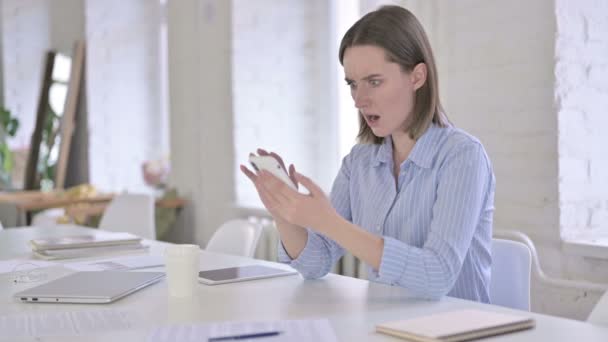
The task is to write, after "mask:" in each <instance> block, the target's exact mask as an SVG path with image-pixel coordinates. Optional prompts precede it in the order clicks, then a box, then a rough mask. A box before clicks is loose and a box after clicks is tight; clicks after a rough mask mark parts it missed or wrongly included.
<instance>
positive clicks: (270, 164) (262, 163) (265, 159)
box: [249, 154, 298, 191]
mask: <svg viewBox="0 0 608 342" xmlns="http://www.w3.org/2000/svg"><path fill="white" fill-rule="evenodd" d="M249 163H250V164H251V166H252V167H253V168H254V169H255V170H256V171H257V172H259V171H261V170H266V171H268V172H270V173H272V174H273V175H275V176H276V177H277V178H279V179H280V180H282V181H283V182H284V183H285V184H287V185H288V186H289V187H290V188H292V189H294V190H296V191H297V190H298V188H297V187H296V185H295V184H294V183H293V181H292V180H291V178H289V175H288V174H287V171H286V170H285V169H284V168H283V167H282V166H281V164H280V163H279V161H278V160H276V159H275V158H274V157H272V156H256V155H253V154H252V155H250V156H249Z"/></svg>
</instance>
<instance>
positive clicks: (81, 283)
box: [13, 271, 165, 303]
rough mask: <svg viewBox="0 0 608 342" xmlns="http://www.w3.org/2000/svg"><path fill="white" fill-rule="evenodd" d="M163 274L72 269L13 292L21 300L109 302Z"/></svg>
mask: <svg viewBox="0 0 608 342" xmlns="http://www.w3.org/2000/svg"><path fill="white" fill-rule="evenodd" d="M164 275H165V273H163V272H124V271H101V272H76V273H72V274H70V275H67V276H65V277H63V278H59V279H55V280H52V281H50V282H48V283H45V284H42V285H39V286H36V287H33V288H30V289H27V290H25V291H21V292H18V293H15V294H14V295H13V298H15V300H17V301H20V302H24V303H40V302H42V303H111V302H113V301H115V300H117V299H119V298H122V297H124V296H126V295H128V294H131V293H133V292H135V291H137V290H139V289H142V288H144V287H146V286H148V285H150V284H153V283H155V282H157V281H159V280H160V279H162V277H163V276H164Z"/></svg>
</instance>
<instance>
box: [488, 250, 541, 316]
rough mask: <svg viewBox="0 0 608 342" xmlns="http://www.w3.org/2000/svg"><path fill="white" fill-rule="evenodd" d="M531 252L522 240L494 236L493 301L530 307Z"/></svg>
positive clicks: (506, 304)
mask: <svg viewBox="0 0 608 342" xmlns="http://www.w3.org/2000/svg"><path fill="white" fill-rule="evenodd" d="M531 264H532V255H531V253H530V249H529V248H528V246H526V245H525V244H523V243H521V242H517V241H511V240H503V239H492V278H491V280H490V302H491V303H492V304H495V305H501V306H506V307H509V308H513V309H518V310H526V311H530V270H531Z"/></svg>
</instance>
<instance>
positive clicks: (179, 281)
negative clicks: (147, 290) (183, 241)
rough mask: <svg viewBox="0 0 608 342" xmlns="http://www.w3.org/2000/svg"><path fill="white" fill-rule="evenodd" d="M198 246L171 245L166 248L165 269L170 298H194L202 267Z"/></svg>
mask: <svg viewBox="0 0 608 342" xmlns="http://www.w3.org/2000/svg"><path fill="white" fill-rule="evenodd" d="M200 251H201V249H200V247H199V246H198V245H171V246H168V247H166V248H165V268H166V270H167V288H168V290H169V296H171V297H177V298H184V297H192V296H194V293H195V290H196V288H197V285H198V272H199V265H200V259H199V258H200Z"/></svg>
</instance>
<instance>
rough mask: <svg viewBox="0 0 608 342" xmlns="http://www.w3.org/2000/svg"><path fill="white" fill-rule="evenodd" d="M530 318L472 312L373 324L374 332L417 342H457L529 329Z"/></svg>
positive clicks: (441, 314) (531, 319)
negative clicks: (374, 326) (374, 325)
mask: <svg viewBox="0 0 608 342" xmlns="http://www.w3.org/2000/svg"><path fill="white" fill-rule="evenodd" d="M534 325H535V321H534V319H533V318H532V317H528V316H521V315H513V314H506V313H498V312H492V311H482V310H476V309H468V310H458V311H450V312H444V313H438V314H432V315H428V316H422V317H416V318H411V319H406V320H399V321H391V322H385V323H381V324H378V325H376V331H377V332H380V333H384V334H388V335H391V336H396V337H401V338H404V339H408V340H411V341H419V342H459V341H468V340H473V339H477V338H481V337H487V336H494V335H500V334H505V333H509V332H514V331H518V330H523V329H530V328H533V327H534Z"/></svg>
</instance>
